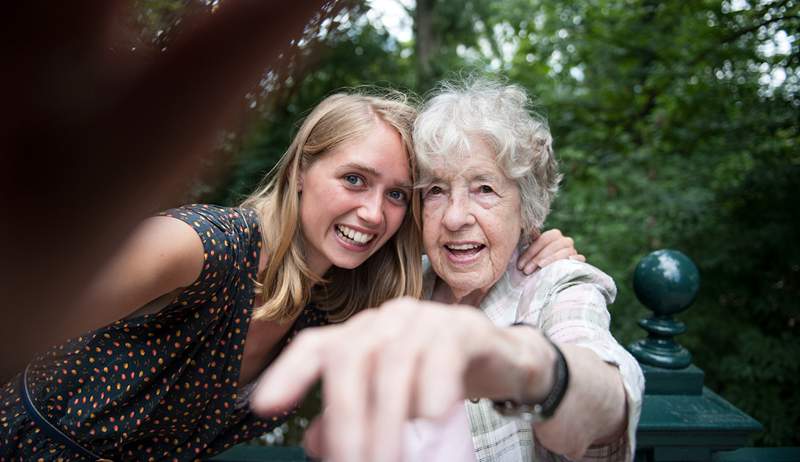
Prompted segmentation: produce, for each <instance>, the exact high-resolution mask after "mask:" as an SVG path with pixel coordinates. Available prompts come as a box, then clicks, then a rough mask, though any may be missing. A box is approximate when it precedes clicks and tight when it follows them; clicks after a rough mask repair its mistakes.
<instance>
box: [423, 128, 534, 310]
mask: <svg viewBox="0 0 800 462" xmlns="http://www.w3.org/2000/svg"><path fill="white" fill-rule="evenodd" d="M473 146H474V148H473V149H472V151H471V152H470V153H469V155H468V156H464V158H463V159H462V158H458V159H457V160H456V159H452V160H451V161H449V162H446V161H445V162H442V163H441V165H436V166H434V169H433V172H432V177H433V178H432V179H433V181H432V183H431V184H430V185H428V186H426V187H425V189H423V191H422V200H423V216H424V218H423V230H422V233H423V243H424V245H425V251H426V253H427V254H428V258H429V259H430V261H431V265H432V266H433V269H434V271H436V274H437V275H439V277H440V278H442V279H443V280H444V281H445V282H446V283H447V285H448V286H449V287H450V289H451V290H452V292H453V295H454V296H455V297H456V298H457V299H460V298H462V297H464V296H466V295H467V294H470V293H473V292H475V291H479V292H480V293H481V294H485V293H486V292H487V291H488V290H489V289H490V288H491V287H492V286H493V285H494V284H495V282H497V280H498V279H500V276H501V275H502V274H503V273H504V272H505V270H506V267H507V266H508V262H509V259H510V258H511V255H512V253H513V252H514V249H515V248H516V246H517V242H518V241H519V237H520V230H521V228H522V218H521V210H520V195H519V189H518V187H517V184H516V183H515V182H514V181H513V180H511V179H509V178H507V177H506V176H505V175H504V174H503V172H502V170H500V168H499V167H498V166H497V164H496V163H495V155H494V153H493V152H491V150H490V149H489V148H488V146H486V145H485V144H484V143H483V142H480V141H477V142H474V143H473Z"/></svg>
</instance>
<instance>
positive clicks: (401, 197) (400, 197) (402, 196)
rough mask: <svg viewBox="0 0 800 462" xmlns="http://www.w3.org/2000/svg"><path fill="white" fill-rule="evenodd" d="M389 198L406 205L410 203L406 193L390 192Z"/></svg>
mask: <svg viewBox="0 0 800 462" xmlns="http://www.w3.org/2000/svg"><path fill="white" fill-rule="evenodd" d="M389 197H390V198H391V199H392V200H393V201H397V202H403V203H405V202H406V201H408V196H407V195H406V193H405V192H404V191H390V192H389Z"/></svg>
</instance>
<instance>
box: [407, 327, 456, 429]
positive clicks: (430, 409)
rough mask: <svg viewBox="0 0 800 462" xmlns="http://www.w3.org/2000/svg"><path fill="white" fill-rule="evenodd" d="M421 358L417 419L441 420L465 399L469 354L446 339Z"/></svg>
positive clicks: (417, 384)
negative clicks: (464, 383)
mask: <svg viewBox="0 0 800 462" xmlns="http://www.w3.org/2000/svg"><path fill="white" fill-rule="evenodd" d="M439 338H440V339H441V340H440V341H439V342H438V343H437V345H436V347H435V348H431V349H430V350H428V351H427V353H426V354H425V355H424V356H423V357H422V358H420V364H419V372H418V378H417V381H416V384H415V387H416V397H417V399H416V406H415V408H416V414H417V415H415V417H423V418H430V419H439V418H441V417H442V416H444V415H445V414H446V413H447V411H448V410H449V409H450V408H451V407H452V406H453V404H454V403H456V402H458V401H459V400H461V399H463V398H464V386H463V379H464V372H465V370H466V363H467V359H466V353H465V352H464V351H462V350H461V349H460V348H454V346H455V345H454V344H453V342H450V341H447V340H444V339H442V336H440V337H439Z"/></svg>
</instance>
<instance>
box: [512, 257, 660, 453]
mask: <svg viewBox="0 0 800 462" xmlns="http://www.w3.org/2000/svg"><path fill="white" fill-rule="evenodd" d="M541 272H542V274H541V275H540V277H539V278H538V281H537V283H536V284H535V286H536V287H534V288H532V290H535V292H531V295H530V296H527V297H523V299H528V302H529V303H527V304H526V306H527V307H528V308H529V310H528V311H522V312H521V313H519V315H520V321H526V322H530V323H531V324H534V325H538V326H539V327H540V328H541V329H542V330H543V331H544V332H545V333H546V334H547V336H548V337H550V338H551V339H553V340H554V341H555V342H558V343H569V344H573V345H579V346H582V347H584V348H588V349H590V350H592V351H593V352H595V353H596V354H597V355H598V356H599V357H600V358H601V359H602V360H603V361H605V362H607V363H609V364H612V365H614V366H616V367H617V368H618V369H619V372H620V375H621V377H622V382H623V386H624V387H625V395H626V404H627V413H628V428H627V432H626V434H625V435H623V436H622V437H621V438H620V440H619V441H616V442H614V443H612V444H609V445H607V446H602V447H592V448H590V449H589V451H588V452H587V454H586V456H585V457H586V458H587V459H588V460H607V461H631V460H633V455H634V451H635V449H636V426H637V425H638V423H639V416H640V414H641V408H642V394H643V393H644V376H643V374H642V369H641V367H639V363H638V362H637V361H636V359H634V358H633V356H631V354H630V353H628V351H627V350H625V348H623V347H622V345H620V344H619V343H618V342H617V340H616V339H615V338H614V337H613V336H612V335H611V332H610V330H609V327H610V322H611V315H610V314H609V312H608V308H607V304H608V303H611V302H612V301H613V300H614V297H615V296H616V286H615V285H614V281H613V280H612V279H611V278H610V277H609V276H608V275H606V274H605V273H603V272H602V271H600V270H598V269H597V268H595V267H593V266H591V265H588V264H585V263H580V262H575V261H558V262H555V263H553V264H551V265H548V266H547V267H545V268H543V269H542V270H541ZM526 292H527V291H526ZM526 318H535V319H526Z"/></svg>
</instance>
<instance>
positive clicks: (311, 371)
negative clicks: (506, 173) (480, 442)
mask: <svg viewBox="0 0 800 462" xmlns="http://www.w3.org/2000/svg"><path fill="white" fill-rule="evenodd" d="M563 351H564V355H565V356H566V358H567V362H568V364H569V367H570V371H571V376H572V377H573V378H572V380H571V381H570V386H569V389H568V390H567V393H566V395H565V397H564V400H563V402H562V403H561V405H560V406H559V408H558V410H557V411H556V414H555V415H554V416H553V418H552V419H551V420H549V421H547V422H544V423H541V424H538V425H537V428H536V432H537V436H538V438H539V439H540V441H541V442H542V444H544V445H546V447H547V448H549V449H551V450H553V451H554V452H557V453H561V454H565V455H568V456H570V457H573V458H577V457H578V456H579V455H581V454H583V452H584V451H585V450H586V449H587V447H588V446H589V445H591V444H600V443H604V442H606V441H608V440H611V439H614V438H615V437H618V436H619V435H620V434H621V433H622V429H623V428H624V427H625V421H626V419H625V392H624V390H623V388H622V384H621V380H620V378H619V373H618V372H617V371H616V368H615V367H614V366H610V365H608V364H606V363H604V362H603V361H601V360H600V359H599V358H598V357H597V356H596V355H595V354H594V353H593V352H592V351H589V350H587V349H585V348H583V347H580V346H573V345H564V348H563ZM554 360H555V354H554V350H553V348H552V346H551V345H550V344H549V343H548V342H547V340H546V339H545V338H544V336H543V335H542V334H541V333H539V331H538V330H534V329H527V328H524V327H522V326H517V327H505V328H501V327H496V326H495V325H493V324H492V323H491V321H489V319H487V318H486V316H485V315H484V314H483V313H481V312H480V311H479V310H477V309H475V308H473V307H466V306H460V305H442V304H439V303H433V302H420V301H418V300H413V299H399V300H395V301H392V302H389V303H387V304H385V305H384V306H383V307H382V308H381V309H379V310H369V311H366V312H363V313H361V314H359V315H357V316H355V317H354V318H352V319H351V320H349V321H348V322H346V323H343V324H341V325H338V326H332V327H326V328H320V329H308V330H306V331H304V332H303V333H301V334H300V335H299V336H298V337H297V338H296V340H295V341H294V342H292V344H291V345H290V346H289V347H288V349H287V350H286V351H284V352H283V354H282V355H281V356H280V357H279V358H278V359H277V360H276V363H275V364H273V365H272V366H271V367H270V369H269V370H268V371H267V372H266V373H265V375H264V376H263V377H262V379H261V381H260V383H259V387H258V388H257V389H256V391H255V394H254V398H253V401H252V406H253V409H254V411H255V412H257V413H259V414H261V415H265V416H268V415H272V414H275V413H277V412H279V411H281V410H284V409H287V408H289V407H291V406H292V405H293V404H294V403H295V402H296V401H297V400H299V399H300V398H301V397H302V396H303V395H304V394H305V392H306V391H307V390H308V389H309V388H310V387H311V386H312V385H313V384H314V382H315V381H316V380H317V379H318V378H320V377H321V378H323V399H324V402H325V404H326V405H327V410H326V413H325V417H324V418H323V419H321V422H320V423H319V425H316V426H315V427H316V429H317V430H318V432H319V434H318V435H317V438H318V440H321V443H320V444H318V447H321V448H323V450H324V452H325V455H326V458H328V459H330V460H334V461H336V460H340V461H348V462H349V461H359V460H399V457H400V454H402V451H401V441H402V430H403V425H404V422H406V421H407V420H409V419H411V418H415V417H426V418H434V419H438V418H442V417H443V416H445V415H446V414H447V413H448V412H449V411H450V410H451V409H452V408H453V406H454V405H456V404H457V403H459V402H460V401H461V400H462V399H464V398H465V397H471V396H484V397H490V398H495V399H503V398H516V399H528V398H529V397H531V398H532V399H537V398H539V397H540V396H544V395H545V394H546V393H547V390H548V389H549V386H550V385H551V383H552V377H551V376H552V369H553V367H552V366H553V361H554ZM578 434H580V435H578Z"/></svg>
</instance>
